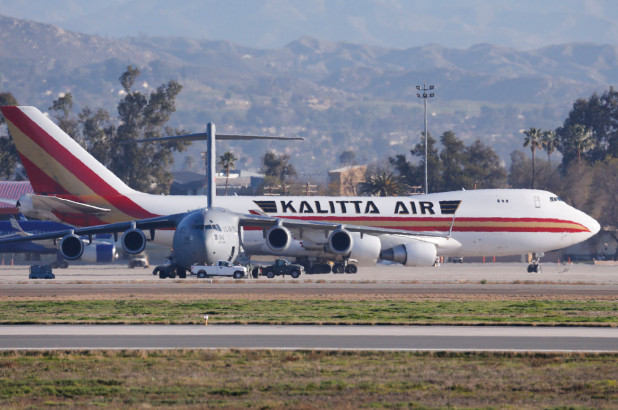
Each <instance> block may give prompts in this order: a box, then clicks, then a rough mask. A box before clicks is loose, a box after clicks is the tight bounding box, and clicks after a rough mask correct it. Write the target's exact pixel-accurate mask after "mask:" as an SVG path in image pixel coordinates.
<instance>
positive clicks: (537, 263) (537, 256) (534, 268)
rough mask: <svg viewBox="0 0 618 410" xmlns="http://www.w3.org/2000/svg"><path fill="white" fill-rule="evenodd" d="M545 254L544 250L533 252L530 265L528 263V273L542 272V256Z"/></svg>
mask: <svg viewBox="0 0 618 410" xmlns="http://www.w3.org/2000/svg"><path fill="white" fill-rule="evenodd" d="M542 256H544V253H543V252H539V253H533V254H532V259H531V260H530V265H528V273H532V272H535V273H541V271H542V269H541V257H542Z"/></svg>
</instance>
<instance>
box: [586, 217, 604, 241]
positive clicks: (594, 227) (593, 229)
mask: <svg viewBox="0 0 618 410" xmlns="http://www.w3.org/2000/svg"><path fill="white" fill-rule="evenodd" d="M588 219H589V222H588V223H587V224H586V228H588V230H589V231H590V233H591V234H592V235H591V236H594V235H596V234H597V233H598V232H599V231H600V230H601V225H600V224H599V223H598V222H597V221H596V219H594V218H592V217H590V216H589V217H588Z"/></svg>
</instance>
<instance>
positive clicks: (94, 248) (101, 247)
mask: <svg viewBox="0 0 618 410" xmlns="http://www.w3.org/2000/svg"><path fill="white" fill-rule="evenodd" d="M115 258H116V246H114V244H113V243H92V244H89V245H88V244H86V246H85V247H84V253H83V254H82V259H81V260H82V261H83V262H89V263H96V262H113V261H114V259H115Z"/></svg>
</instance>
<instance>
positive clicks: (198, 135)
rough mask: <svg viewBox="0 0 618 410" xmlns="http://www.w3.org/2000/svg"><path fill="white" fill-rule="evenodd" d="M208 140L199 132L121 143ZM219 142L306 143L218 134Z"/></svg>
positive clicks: (273, 138)
mask: <svg viewBox="0 0 618 410" xmlns="http://www.w3.org/2000/svg"><path fill="white" fill-rule="evenodd" d="M207 138H208V133H207V132H198V133H196V134H184V135H175V136H172V137H160V138H147V139H143V140H134V141H121V142H120V143H121V144H130V143H133V142H163V141H206V139H207ZM215 139H217V140H236V141H251V140H280V141H304V140H305V139H304V138H302V137H268V136H265V135H231V134H219V133H217V135H216V137H215Z"/></svg>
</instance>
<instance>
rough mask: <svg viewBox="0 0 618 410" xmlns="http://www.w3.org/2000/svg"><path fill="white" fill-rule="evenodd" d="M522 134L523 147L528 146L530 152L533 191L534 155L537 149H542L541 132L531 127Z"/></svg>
mask: <svg viewBox="0 0 618 410" xmlns="http://www.w3.org/2000/svg"><path fill="white" fill-rule="evenodd" d="M524 134H526V137H525V138H524V147H527V146H528V145H530V151H532V189H534V153H535V152H536V149H537V148H541V149H542V145H541V137H542V135H543V132H542V131H541V130H540V129H538V128H534V127H531V128H530V129H529V130H526V131H524Z"/></svg>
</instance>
